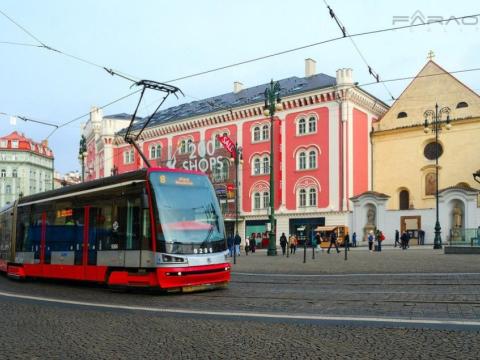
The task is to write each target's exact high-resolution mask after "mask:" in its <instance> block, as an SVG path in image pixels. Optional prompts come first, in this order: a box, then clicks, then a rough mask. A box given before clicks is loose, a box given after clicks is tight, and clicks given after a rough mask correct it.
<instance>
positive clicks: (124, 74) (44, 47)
mask: <svg viewBox="0 0 480 360" xmlns="http://www.w3.org/2000/svg"><path fill="white" fill-rule="evenodd" d="M0 14H2V15H3V16H4V17H5V18H7V19H8V20H9V21H10V22H12V23H13V24H14V25H15V26H17V27H18V28H19V29H21V30H22V31H23V32H24V33H26V34H27V35H28V36H30V37H31V38H32V39H34V40H35V41H36V42H37V43H38V44H39V45H35V44H26V43H17V42H13V41H2V42H0V43H1V44H8V45H21V46H31V47H37V48H43V49H46V50H49V51H52V52H56V53H58V54H61V55H64V56H66V57H69V58H72V59H75V60H77V61H80V62H83V63H84V64H88V65H91V66H95V67H97V68H99V69H102V70H105V71H106V72H108V73H109V74H110V75H112V76H113V75H117V76H120V77H122V78H124V79H126V80H129V81H131V82H137V81H139V80H140V78H138V77H136V76H133V75H129V74H127V73H123V72H120V71H118V70H113V69H111V68H108V67H106V66H102V65H99V64H96V63H94V62H92V61H90V60H86V59H84V58H81V57H79V56H76V55H72V54H69V53H66V52H64V51H62V50H59V49H56V48H54V47H51V46H49V45H47V44H45V43H44V42H43V41H42V40H40V39H39V38H38V37H36V36H35V35H34V34H32V33H31V32H30V31H28V30H27V29H26V28H25V27H23V26H22V25H20V24H19V23H18V22H16V21H15V20H14V19H12V18H11V17H10V16H8V15H7V14H6V13H5V12H4V11H2V10H1V9H0ZM132 78H136V80H134V79H132Z"/></svg>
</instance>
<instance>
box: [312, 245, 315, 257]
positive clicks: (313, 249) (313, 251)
mask: <svg viewBox="0 0 480 360" xmlns="http://www.w3.org/2000/svg"><path fill="white" fill-rule="evenodd" d="M312 260H315V246H313V245H312Z"/></svg>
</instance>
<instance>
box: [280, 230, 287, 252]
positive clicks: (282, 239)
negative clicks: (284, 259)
mask: <svg viewBox="0 0 480 360" xmlns="http://www.w3.org/2000/svg"><path fill="white" fill-rule="evenodd" d="M280 246H281V247H282V254H283V255H285V250H286V249H287V237H286V236H285V233H282V236H280Z"/></svg>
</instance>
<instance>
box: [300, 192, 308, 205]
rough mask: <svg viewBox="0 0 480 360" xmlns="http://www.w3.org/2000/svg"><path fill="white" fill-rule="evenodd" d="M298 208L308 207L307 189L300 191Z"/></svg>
mask: <svg viewBox="0 0 480 360" xmlns="http://www.w3.org/2000/svg"><path fill="white" fill-rule="evenodd" d="M298 206H299V207H305V206H307V191H306V190H305V189H300V191H299V192H298Z"/></svg>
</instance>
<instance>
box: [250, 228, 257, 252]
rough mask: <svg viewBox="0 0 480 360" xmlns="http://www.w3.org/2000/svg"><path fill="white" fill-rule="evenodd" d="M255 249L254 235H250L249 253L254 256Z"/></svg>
mask: <svg viewBox="0 0 480 360" xmlns="http://www.w3.org/2000/svg"><path fill="white" fill-rule="evenodd" d="M256 249H257V240H256V239H255V233H252V235H251V236H250V251H251V252H252V254H255V250H256Z"/></svg>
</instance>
